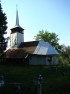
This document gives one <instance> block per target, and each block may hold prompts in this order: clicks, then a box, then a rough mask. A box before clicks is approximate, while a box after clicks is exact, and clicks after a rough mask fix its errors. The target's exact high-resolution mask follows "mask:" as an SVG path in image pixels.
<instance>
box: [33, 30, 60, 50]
mask: <svg viewBox="0 0 70 94" xmlns="http://www.w3.org/2000/svg"><path fill="white" fill-rule="evenodd" d="M34 39H35V40H36V41H37V40H41V39H43V40H44V41H45V42H49V43H50V44H51V45H52V46H54V47H55V48H56V49H57V50H58V51H59V52H60V49H61V46H60V45H59V43H58V41H59V38H58V35H56V34H55V33H50V32H48V31H47V30H45V31H44V30H41V31H39V33H38V34H37V35H36V36H34Z"/></svg>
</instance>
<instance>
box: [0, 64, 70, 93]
mask: <svg viewBox="0 0 70 94" xmlns="http://www.w3.org/2000/svg"><path fill="white" fill-rule="evenodd" d="M0 74H3V75H4V78H5V86H4V87H2V88H0V89H1V90H0V92H1V93H2V94H9V93H10V94H17V93H15V92H14V88H13V87H14V85H13V84H12V83H20V85H21V93H20V94H38V93H37V87H38V85H37V78H38V75H39V74H41V75H42V76H43V80H42V94H70V66H69V65H68V66H53V67H51V68H49V67H48V66H24V67H23V66H22V67H21V66H9V65H8V66H5V65H0ZM33 80H34V83H33ZM1 93H0V94H1Z"/></svg>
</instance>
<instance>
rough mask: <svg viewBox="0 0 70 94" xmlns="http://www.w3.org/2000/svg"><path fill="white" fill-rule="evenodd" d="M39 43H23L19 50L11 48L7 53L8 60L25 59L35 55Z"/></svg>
mask: <svg viewBox="0 0 70 94" xmlns="http://www.w3.org/2000/svg"><path fill="white" fill-rule="evenodd" d="M38 42H39V41H31V42H22V43H21V44H20V45H19V47H18V48H11V49H8V50H7V51H6V58H25V57H26V56H27V55H28V54H33V53H34V51H35V49H36V47H37V45H38Z"/></svg>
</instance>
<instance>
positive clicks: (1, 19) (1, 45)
mask: <svg viewBox="0 0 70 94" xmlns="http://www.w3.org/2000/svg"><path fill="white" fill-rule="evenodd" d="M6 20H7V17H6V14H5V13H3V10H2V7H1V3H0V55H2V53H3V52H4V50H6V44H7V42H6V39H5V37H4V34H6V29H7V21H6Z"/></svg>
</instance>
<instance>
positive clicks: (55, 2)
mask: <svg viewBox="0 0 70 94" xmlns="http://www.w3.org/2000/svg"><path fill="white" fill-rule="evenodd" d="M1 3H2V8H3V11H4V12H5V13H6V16H7V22H8V30H7V32H8V35H9V34H10V29H11V28H12V27H14V26H15V22H16V21H15V20H16V4H17V5H18V13H19V23H20V26H21V27H23V28H24V29H25V31H24V40H25V41H31V40H34V39H33V38H34V36H35V35H36V34H37V33H38V31H39V30H42V29H43V30H46V29H47V30H48V31H49V32H55V33H56V34H57V35H58V38H59V39H60V41H59V43H60V44H65V45H66V46H70V0H1Z"/></svg>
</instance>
